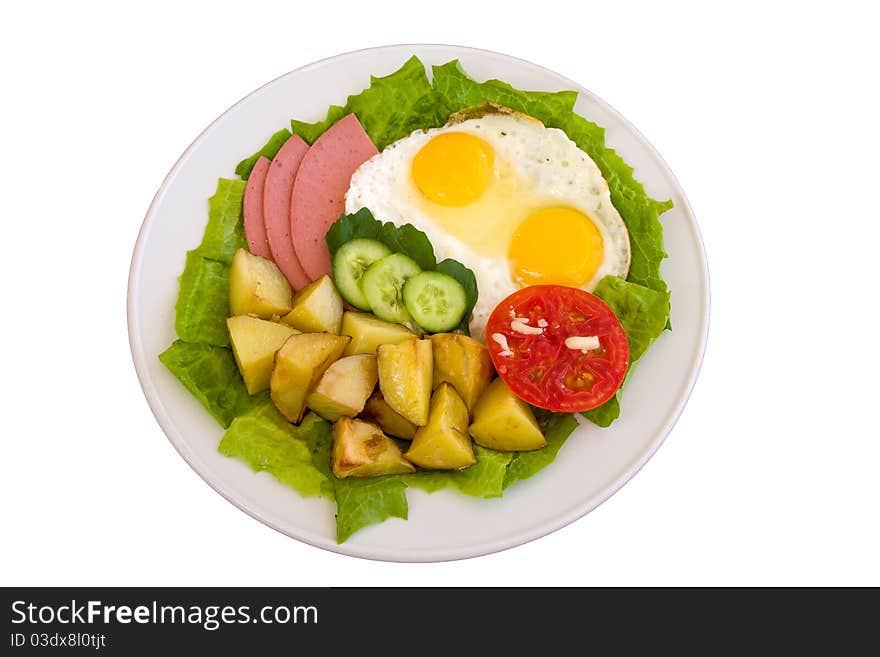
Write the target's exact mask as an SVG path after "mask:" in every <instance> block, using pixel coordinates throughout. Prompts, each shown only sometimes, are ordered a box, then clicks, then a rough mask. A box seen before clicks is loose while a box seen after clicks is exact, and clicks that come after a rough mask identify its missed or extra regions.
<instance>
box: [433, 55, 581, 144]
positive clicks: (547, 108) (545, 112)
mask: <svg viewBox="0 0 880 657" xmlns="http://www.w3.org/2000/svg"><path fill="white" fill-rule="evenodd" d="M433 72H434V84H433V86H434V92H435V94H436V96H437V104H438V106H439V109H440V118H441V120H442V121H445V120H446V119H447V118H448V117H449V115H450V114H452V113H453V112H457V111H459V110H462V109H465V108H468V107H473V106H474V105H479V104H480V103H484V102H492V103H497V104H498V105H504V106H505V107H509V108H510V109H514V110H517V111H518V112H523V113H524V114H528V115H529V116H533V117H535V118H536V119H538V120H539V121H541V122H543V123H544V124H545V125H547V126H550V127H551V128H559V127H561V126H562V123H563V122H564V121H565V120H566V119H567V118H568V117H569V116H570V115H571V113H572V111H573V109H574V104H575V102H576V101H577V92H574V91H520V90H519V89H514V88H513V87H511V86H510V85H509V84H507V83H506V82H502V81H500V80H488V81H486V82H477V81H476V80H474V79H473V78H471V77H470V76H468V74H467V73H465V72H464V69H463V68H462V67H461V64H460V63H459V61H458V60H457V59H454V60H452V61H451V62H447V63H446V64H443V65H442V66H434V67H433Z"/></svg>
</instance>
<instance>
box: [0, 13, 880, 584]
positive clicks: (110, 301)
mask: <svg viewBox="0 0 880 657" xmlns="http://www.w3.org/2000/svg"><path fill="white" fill-rule="evenodd" d="M712 5H714V3H675V2H663V3H621V2H610V1H606V2H603V3H595V2H577V3H575V2H572V3H562V2H555V3H544V4H533V5H532V6H531V7H521V6H520V3H516V2H510V1H508V2H504V3H500V2H498V3H490V2H487V1H483V2H456V1H453V0H444V1H443V2H440V3H418V2H412V1H409V2H382V1H379V0H362V1H361V2H357V3H351V6H348V5H347V3H342V2H339V1H338V0H337V1H336V2H323V1H322V2H291V1H289V0H288V1H287V2H280V3H268V2H267V3H260V2H243V1H240V2H235V3H230V2H219V1H214V2H210V3H203V4H202V3H183V2H173V3H165V2H156V1H153V2H150V3H147V4H144V5H143V8H142V9H137V10H136V9H131V8H127V7H124V6H123V3H113V4H110V3H108V4H106V5H97V4H94V3H57V4H50V3H40V2H33V3H14V5H12V7H13V8H12V9H11V10H10V9H9V8H7V9H6V10H5V11H4V17H3V19H2V23H0V58H2V68H0V70H2V73H0V75H2V83H3V85H2V86H3V95H4V98H5V99H4V100H3V101H2V104H0V115H2V122H0V136H2V142H0V143H2V157H0V169H2V176H0V179H2V181H3V185H2V189H3V190H4V194H3V202H2V205H0V216H2V218H3V228H4V231H3V232H4V236H5V238H6V247H5V248H4V249H3V254H2V257H0V273H2V279H0V280H2V290H3V295H2V299H3V303H2V319H3V321H2V324H0V333H2V338H3V340H2V345H3V349H2V352H0V354H2V361H0V362H2V379H0V381H2V382H3V383H2V387H3V394H2V397H3V400H4V401H3V416H2V424H0V427H2V428H0V436H2V438H0V440H2V456H0V468H2V471H0V500H2V501H0V505H2V507H0V509H2V510H0V514H2V515H0V522H2V527H3V529H2V534H3V538H2V540H0V584H4V585H13V584H15V585H54V584H58V585H60V584H67V585H76V584H89V585H137V584H141V585H172V584H178V585H226V584H229V585H311V586H327V585H346V584H347V585H385V584H388V585H449V584H458V585H464V584H473V585H542V584H547V585H550V584H558V585H567V584H577V585H613V584H617V585H636V584H648V585H651V584H692V585H704V584H733V585H738V584H771V585H776V584H874V585H878V584H880V558H878V554H880V522H878V506H880V477H878V467H880V430H878V427H877V423H876V420H875V411H876V409H877V408H878V393H880V384H878V380H880V359H878V346H877V345H878V336H880V330H878V327H880V313H878V305H880V283H878V279H880V266H878V252H880V229H878V224H880V201H878V189H880V167H878V161H880V159H878V152H880V130H878V126H877V122H878V120H880V102H878V81H877V80H878V77H877V76H878V70H877V64H878V61H880V48H878V45H877V44H878V42H880V40H878V38H877V35H876V26H877V25H878V21H877V17H876V16H874V17H872V16H871V15H869V10H867V9H865V7H868V6H869V3H847V2H834V3H828V4H819V3H791V4H790V5H786V4H783V3H775V4H774V3H769V2H761V3H756V4H755V5H750V4H749V3H746V2H739V3H735V4H733V5H731V6H730V7H729V8H727V9H720V8H715V7H714V6H712ZM25 7H27V8H26V9H25ZM575 7H577V8H575ZM402 42H442V43H458V44H462V45H469V46H476V47H481V48H486V49H490V50H497V51H501V52H505V53H508V54H512V55H515V56H518V57H521V58H524V59H528V60H531V61H534V62H535V63H538V64H541V65H543V66H546V67H548V68H550V69H553V70H556V71H558V72H559V73H561V74H563V75H565V76H567V77H570V78H572V79H575V80H577V81H579V82H581V83H582V84H583V85H584V86H586V87H588V88H590V89H591V90H592V91H593V92H595V93H596V94H598V95H599V96H600V97H602V98H604V99H605V100H606V101H608V102H609V103H611V105H613V106H614V107H615V108H617V109H618V110H619V111H620V112H621V113H623V115H624V116H626V117H627V118H628V119H629V120H631V121H632V122H633V123H634V124H635V125H636V127H637V128H638V129H639V130H640V131H642V132H643V133H644V134H645V135H646V136H647V138H648V139H649V140H650V141H651V142H652V143H653V144H654V145H655V146H656V147H657V149H658V150H659V151H660V153H662V154H663V156H664V157H665V158H666V160H667V162H668V163H669V165H670V166H671V168H672V170H673V171H674V172H675V173H676V175H677V176H678V178H679V180H680V182H681V184H682V186H683V187H684V189H685V192H686V193H687V194H688V195H689V198H690V201H691V203H692V205H693V208H694V210H695V212H696V214H697V217H698V220H699V221H700V226H701V229H702V231H703V238H704V240H705V243H706V249H707V253H708V258H709V266H710V273H711V276H712V294H713V308H712V326H711V329H710V336H709V344H708V350H707V354H706V359H705V362H704V366H703V371H702V374H701V376H700V379H699V380H698V382H697V386H696V389H695V391H694V393H693V396H692V397H691V400H690V403H689V405H688V406H687V408H686V410H685V412H684V414H683V415H682V417H681V419H680V421H679V422H678V425H677V426H676V427H675V429H674V430H673V432H672V434H671V435H670V436H669V438H668V439H667V441H666V443H665V444H664V445H663V447H662V448H661V449H660V450H659V452H658V453H657V454H656V456H655V457H654V458H653V459H652V460H651V461H650V462H649V463H648V465H647V466H646V467H645V468H644V469H643V470H642V472H641V473H639V474H638V475H637V476H636V477H635V479H634V480H633V481H631V482H630V483H629V484H628V485H626V486H625V487H624V488H623V489H622V490H621V491H620V492H618V493H617V494H616V495H615V496H614V497H613V498H611V500H609V501H608V502H606V503H605V504H604V505H602V506H601V507H599V508H598V509H597V510H595V511H594V512H593V513H591V514H590V515H588V516H587V517H585V518H583V519H581V520H580V521H578V522H576V523H574V524H573V525H571V526H569V527H567V528H565V529H563V530H561V531H558V532H556V533H555V534H553V535H551V536H548V537H546V538H543V539H540V540H538V541H536V542H534V543H531V544H528V545H526V546H522V547H519V548H515V549H513V550H510V551H508V552H505V553H501V554H497V555H492V556H488V557H483V558H479V559H473V560H469V561H463V562H454V563H447V564H421V565H401V564H385V563H374V562H367V561H361V560H358V559H353V558H350V557H342V556H338V555H335V554H331V553H327V552H323V551H320V550H317V549H315V548H312V547H309V546H306V545H302V544H299V543H297V542H295V541H293V540H291V539H289V538H287V537H285V536H282V535H281V534H278V533H276V532H274V531H273V530H271V529H268V528H267V527H265V526H263V525H261V524H260V523H258V522H257V521H255V520H253V519H251V518H250V517H248V516H246V515H245V514H243V513H242V512H240V511H239V510H238V509H236V508H235V507H233V506H232V505H231V504H229V503H227V502H226V501H225V500H223V499H222V498H221V497H220V496H219V495H217V494H216V493H215V492H214V491H213V490H211V489H210V488H209V487H208V486H207V485H206V484H205V483H204V482H203V481H202V480H201V479H200V478H199V477H198V476H197V475H196V474H195V473H193V472H192V471H191V470H190V468H189V466H187V465H186V463H184V461H183V460H182V459H181V458H180V457H179V456H178V454H177V453H176V452H175V451H174V449H173V448H172V447H171V445H170V444H169V443H168V441H167V440H166V439H165V437H164V435H163V434H162V432H161V430H160V429H159V426H158V425H157V424H156V422H155V420H154V419H153V417H152V415H151V413H150V411H149V408H148V407H147V404H146V402H145V400H144V398H143V396H142V394H141V391H140V388H139V386H138V382H137V379H136V377H135V373H134V368H133V366H132V363H131V359H130V355H129V350H128V342H127V331H126V319H125V294H126V282H127V281H126V278H127V274H128V266H129V259H130V256H131V250H132V248H133V245H134V241H135V238H136V236H137V232H138V229H139V227H140V223H141V221H142V218H143V215H144V213H145V212H146V209H147V207H148V205H149V203H150V201H151V199H152V196H153V194H154V193H155V191H156V189H157V188H158V187H159V185H160V183H161V182H162V179H163V178H164V176H165V174H166V173H167V171H168V169H169V168H170V167H171V165H172V164H173V163H174V162H175V160H176V159H177V157H178V156H179V155H180V153H181V152H182V151H183V150H184V149H185V148H186V147H187V145H188V144H189V143H190V142H191V141H192V140H193V138H195V136H196V135H198V134H199V133H200V132H201V131H202V129H204V127H205V126H207V125H208V124H209V123H210V122H211V121H212V120H213V119H214V118H216V117H217V116H218V115H219V114H220V113H222V112H223V111H224V110H225V109H226V108H227V107H229V106H230V105H231V104H233V103H234V102H236V101H237V100H238V99H240V98H241V97H242V96H244V95H246V94H247V93H249V92H250V91H251V90H253V89H254V88H256V87H258V86H260V85H262V84H264V83H265V82H267V81H269V80H271V79H273V78H275V77H277V76H279V75H281V74H283V73H285V72H287V71H289V70H291V69H293V68H297V67H299V66H301V65H303V64H306V63H309V62H311V61H314V60H316V59H320V58H323V57H327V56H330V55H333V54H337V53H339V52H343V51H349V50H354V49H358V48H363V47H368V46H375V45H382V44H387V43H402Z"/></svg>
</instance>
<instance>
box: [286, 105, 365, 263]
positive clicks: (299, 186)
mask: <svg viewBox="0 0 880 657" xmlns="http://www.w3.org/2000/svg"><path fill="white" fill-rule="evenodd" d="M377 152H378V151H377V150H376V147H375V146H374V145H373V142H372V141H370V138H369V136H367V133H366V132H364V129H363V127H361V124H360V122H359V121H358V120H357V117H356V116H355V115H354V114H349V115H347V116H345V117H344V118H343V119H341V120H340V121H338V122H337V123H336V124H334V125H333V126H332V127H331V128H330V129H329V130H327V132H325V133H324V134H323V135H321V136H320V137H319V138H318V140H317V141H316V142H315V143H314V144H313V145H312V147H311V148H310V149H309V150H308V152H307V153H306V155H305V157H304V158H303V162H302V171H301V172H300V174H299V175H297V176H296V183H295V184H294V186H293V194H292V196H291V197H290V216H289V217H288V221H289V222H290V230H291V239H292V241H293V245H294V247H295V248H296V253H297V256H298V257H299V260H300V262H301V263H302V266H303V269H304V270H305V272H306V274H308V276H309V278H310V279H315V278H318V277H319V276H323V275H324V274H328V275H329V274H331V273H332V269H331V267H330V254H329V252H328V251H327V246H326V244H325V243H324V235H325V234H326V233H327V229H328V228H330V225H331V224H332V223H333V222H334V221H336V220H337V219H338V218H339V215H340V214H342V211H343V204H344V202H345V193H346V191H347V190H348V186H349V181H350V180H351V175H352V174H353V173H354V172H355V170H356V169H357V168H358V167H359V166H360V165H361V164H363V163H364V162H366V161H367V160H368V159H370V158H371V157H372V156H373V155H375V154H376V153H377Z"/></svg>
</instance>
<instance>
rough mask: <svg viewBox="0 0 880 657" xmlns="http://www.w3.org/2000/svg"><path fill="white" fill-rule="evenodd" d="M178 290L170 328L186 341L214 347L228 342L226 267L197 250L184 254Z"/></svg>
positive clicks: (227, 278) (227, 272)
mask: <svg viewBox="0 0 880 657" xmlns="http://www.w3.org/2000/svg"><path fill="white" fill-rule="evenodd" d="M178 280H179V281H180V293H179V294H178V296H177V303H176V304H175V306H174V312H175V318H174V330H175V331H177V337H179V338H180V339H181V340H185V341H186V342H203V343H205V344H212V345H215V346H218V347H225V346H226V345H227V344H229V332H228V331H227V329H226V316H227V315H228V314H229V266H228V265H226V264H224V263H222V262H218V261H217V260H210V259H208V258H205V257H204V256H203V255H202V252H201V250H200V249H195V250H193V251H190V252H188V253H187V254H186V266H185V267H184V269H183V274H181V275H180V278H179V279H178Z"/></svg>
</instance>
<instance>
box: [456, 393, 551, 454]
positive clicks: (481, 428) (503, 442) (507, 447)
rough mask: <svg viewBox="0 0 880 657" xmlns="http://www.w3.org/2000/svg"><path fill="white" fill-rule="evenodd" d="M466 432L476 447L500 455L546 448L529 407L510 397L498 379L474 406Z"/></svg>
mask: <svg viewBox="0 0 880 657" xmlns="http://www.w3.org/2000/svg"><path fill="white" fill-rule="evenodd" d="M469 432H470V434H471V436H473V439H474V441H475V442H476V443H477V444H478V445H482V446H483V447H488V448H489V449H497V450H499V451H503V452H524V451H530V450H534V449H541V448H542V447H545V446H546V445H547V440H546V439H545V438H544V434H543V433H542V432H541V427H540V426H538V422H537V420H536V419H535V413H534V412H533V411H532V408H531V406H529V405H528V404H526V403H525V402H524V401H523V400H521V399H520V398H519V397H517V396H516V395H515V394H513V392H512V391H511V390H510V388H509V387H507V384H506V383H504V381H503V380H502V379H501V378H497V379H495V380H494V381H493V382H492V383H491V384H489V387H488V388H487V389H486V392H485V393H483V396H482V397H480V399H479V400H478V401H477V403H476V406H474V421H473V422H472V423H471V426H470V428H469Z"/></svg>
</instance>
